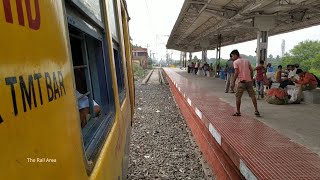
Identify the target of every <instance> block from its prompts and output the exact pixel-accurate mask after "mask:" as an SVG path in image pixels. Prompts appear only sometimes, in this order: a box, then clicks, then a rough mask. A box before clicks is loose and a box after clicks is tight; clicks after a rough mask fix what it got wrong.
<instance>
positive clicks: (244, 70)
mask: <svg viewBox="0 0 320 180" xmlns="http://www.w3.org/2000/svg"><path fill="white" fill-rule="evenodd" d="M231 57H232V59H233V60H234V62H233V66H234V69H235V74H234V78H233V81H232V82H233V84H235V82H236V79H238V81H237V82H238V85H237V90H236V106H237V112H236V113H235V114H233V116H241V113H240V106H241V98H242V95H243V92H244V91H247V92H248V94H249V96H250V97H251V100H252V103H253V106H254V109H255V112H254V114H255V115H256V116H258V117H259V116H260V113H259V111H258V105H257V99H256V96H255V92H254V89H253V69H252V67H251V64H250V62H249V61H248V60H246V59H243V58H241V57H240V54H239V51H238V50H233V51H232V52H231Z"/></svg>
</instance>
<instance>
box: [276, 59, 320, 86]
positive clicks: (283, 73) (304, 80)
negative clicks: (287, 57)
mask: <svg viewBox="0 0 320 180" xmlns="http://www.w3.org/2000/svg"><path fill="white" fill-rule="evenodd" d="M274 79H275V82H277V83H280V87H281V88H283V89H284V88H286V87H287V86H288V85H295V86H299V87H301V90H302V91H305V90H312V89H316V88H317V86H318V80H317V77H316V76H315V75H313V74H312V73H309V72H307V71H303V70H302V69H299V65H298V64H295V65H287V69H285V70H284V69H283V68H282V66H281V65H279V66H278V70H277V72H276V73H275V75H274Z"/></svg>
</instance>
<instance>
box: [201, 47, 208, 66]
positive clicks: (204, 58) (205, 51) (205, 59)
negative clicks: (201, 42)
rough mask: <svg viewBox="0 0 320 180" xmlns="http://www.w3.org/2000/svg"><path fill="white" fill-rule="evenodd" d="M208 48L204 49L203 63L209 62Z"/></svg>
mask: <svg viewBox="0 0 320 180" xmlns="http://www.w3.org/2000/svg"><path fill="white" fill-rule="evenodd" d="M207 59H208V58H207V49H202V61H203V63H205V62H207Z"/></svg>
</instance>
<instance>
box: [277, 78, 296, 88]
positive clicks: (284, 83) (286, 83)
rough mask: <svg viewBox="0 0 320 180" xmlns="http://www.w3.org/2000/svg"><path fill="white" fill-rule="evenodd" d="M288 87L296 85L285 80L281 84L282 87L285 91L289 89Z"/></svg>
mask: <svg viewBox="0 0 320 180" xmlns="http://www.w3.org/2000/svg"><path fill="white" fill-rule="evenodd" d="M288 85H294V83H293V82H292V81H291V80H284V81H282V82H281V83H280V87H281V88H282V89H284V88H285V87H287V86H288Z"/></svg>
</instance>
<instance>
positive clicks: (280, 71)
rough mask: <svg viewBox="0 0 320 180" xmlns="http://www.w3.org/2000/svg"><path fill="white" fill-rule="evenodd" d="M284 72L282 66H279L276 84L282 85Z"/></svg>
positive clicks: (275, 78)
mask: <svg viewBox="0 0 320 180" xmlns="http://www.w3.org/2000/svg"><path fill="white" fill-rule="evenodd" d="M282 73H283V71H282V66H281V65H279V66H278V70H277V71H276V73H275V74H274V82H276V83H281V82H282V79H281V75H282Z"/></svg>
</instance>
